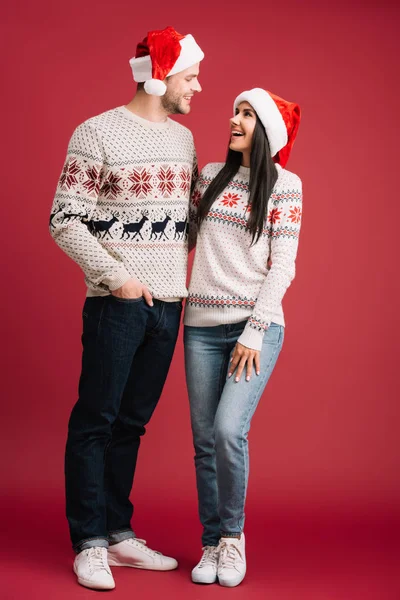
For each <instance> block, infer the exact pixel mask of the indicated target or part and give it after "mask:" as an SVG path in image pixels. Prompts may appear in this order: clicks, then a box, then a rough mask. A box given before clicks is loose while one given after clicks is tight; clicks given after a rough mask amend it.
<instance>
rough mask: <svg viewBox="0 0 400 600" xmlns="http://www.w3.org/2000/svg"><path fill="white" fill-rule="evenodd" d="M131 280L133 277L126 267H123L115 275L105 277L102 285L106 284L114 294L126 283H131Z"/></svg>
mask: <svg viewBox="0 0 400 600" xmlns="http://www.w3.org/2000/svg"><path fill="white" fill-rule="evenodd" d="M129 279H132V275H130V273H128V271H127V270H126V269H125V267H121V268H120V269H118V271H116V272H115V273H111V274H110V275H106V277H104V279H103V280H102V283H104V285H106V286H107V287H108V289H109V290H110V292H113V291H114V290H117V289H118V288H120V287H121V286H122V285H124V283H126V282H127V281H129Z"/></svg>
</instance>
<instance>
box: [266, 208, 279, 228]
mask: <svg viewBox="0 0 400 600" xmlns="http://www.w3.org/2000/svg"><path fill="white" fill-rule="evenodd" d="M281 214H282V211H281V210H279V209H278V208H273V209H272V210H271V212H270V213H269V215H268V221H269V222H270V223H272V224H273V225H274V224H275V223H277V222H278V221H280V220H281Z"/></svg>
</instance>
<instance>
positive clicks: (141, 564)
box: [108, 538, 178, 571]
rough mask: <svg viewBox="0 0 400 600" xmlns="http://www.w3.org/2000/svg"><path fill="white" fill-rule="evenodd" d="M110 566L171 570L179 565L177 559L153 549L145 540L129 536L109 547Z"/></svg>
mask: <svg viewBox="0 0 400 600" xmlns="http://www.w3.org/2000/svg"><path fill="white" fill-rule="evenodd" d="M108 564H109V565H110V567H134V568H135V569H149V570H150V571H171V570H172V569H176V567H177V566H178V563H177V561H176V560H175V559H174V558H170V557H169V556H164V555H163V554H161V552H156V551H155V550H151V549H150V548H148V547H147V546H146V541H145V540H139V539H138V538H129V539H127V540H123V541H122V542H118V544H113V545H112V546H110V547H109V548H108Z"/></svg>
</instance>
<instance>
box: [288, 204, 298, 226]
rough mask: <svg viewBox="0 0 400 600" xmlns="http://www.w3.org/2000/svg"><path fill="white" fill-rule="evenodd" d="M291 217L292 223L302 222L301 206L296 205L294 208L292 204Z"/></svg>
mask: <svg viewBox="0 0 400 600" xmlns="http://www.w3.org/2000/svg"><path fill="white" fill-rule="evenodd" d="M289 219H290V220H291V222H292V223H300V221H301V208H300V207H299V206H295V207H294V208H293V207H292V206H291V207H290V209H289Z"/></svg>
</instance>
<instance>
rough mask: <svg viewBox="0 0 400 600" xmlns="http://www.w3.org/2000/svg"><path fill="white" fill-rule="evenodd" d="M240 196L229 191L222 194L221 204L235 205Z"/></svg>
mask: <svg viewBox="0 0 400 600" xmlns="http://www.w3.org/2000/svg"><path fill="white" fill-rule="evenodd" d="M240 198H241V196H239V195H238V194H231V192H229V193H228V194H224V195H223V196H222V200H221V204H223V205H224V206H229V207H232V206H237V203H238V201H239V200H240Z"/></svg>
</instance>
